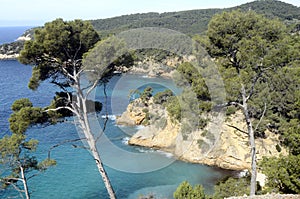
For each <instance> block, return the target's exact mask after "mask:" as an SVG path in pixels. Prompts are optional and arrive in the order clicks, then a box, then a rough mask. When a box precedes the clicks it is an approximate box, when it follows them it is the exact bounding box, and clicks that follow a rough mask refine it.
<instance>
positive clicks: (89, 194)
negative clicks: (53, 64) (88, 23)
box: [0, 28, 232, 199]
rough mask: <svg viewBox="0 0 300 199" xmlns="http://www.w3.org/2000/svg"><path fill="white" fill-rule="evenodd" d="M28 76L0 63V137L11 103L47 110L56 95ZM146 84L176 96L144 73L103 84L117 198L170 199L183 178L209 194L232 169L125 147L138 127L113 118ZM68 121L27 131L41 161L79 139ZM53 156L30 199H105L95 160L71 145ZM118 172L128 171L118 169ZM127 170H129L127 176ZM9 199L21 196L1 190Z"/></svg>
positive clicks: (23, 69)
mask: <svg viewBox="0 0 300 199" xmlns="http://www.w3.org/2000/svg"><path fill="white" fill-rule="evenodd" d="M9 31H11V30H8V29H5V28H0V35H1V34H2V35H5V34H4V33H6V34H9V33H8V32H9ZM14 31H16V30H14ZM0 38H1V37H0ZM10 40H13V38H12V39H2V40H1V41H0V43H3V42H8V41H10ZM30 76H31V67H30V66H25V65H22V64H20V63H18V62H17V61H0V93H1V97H0V111H1V112H0V137H2V136H4V135H6V134H10V131H9V123H8V121H7V120H8V118H9V115H10V114H11V111H10V106H11V104H12V103H13V101H14V100H16V99H19V98H24V97H26V98H30V100H31V101H32V102H33V103H34V105H35V106H46V105H48V104H49V102H50V101H51V99H52V98H53V96H54V93H55V91H58V89H57V88H56V87H54V86H52V85H51V84H49V83H47V82H45V83H42V85H41V86H40V88H39V89H38V90H37V91H31V90H29V89H28V88H27V84H28V81H29V78H30ZM147 85H151V86H152V87H153V88H154V90H155V92H157V91H161V90H164V89H165V88H171V89H173V91H174V92H175V93H176V92H177V91H178V89H177V88H176V87H175V86H174V85H173V82H172V80H168V79H162V78H147V77H144V76H142V75H122V76H116V77H114V78H113V79H112V80H111V81H110V82H109V84H108V86H107V90H108V106H107V110H108V112H109V115H110V119H109V120H108V123H107V128H106V130H105V135H106V136H107V138H108V139H109V141H110V142H111V143H113V145H114V146H115V147H116V148H118V149H119V150H120V151H121V152H120V153H113V152H112V151H105V148H103V150H104V151H102V152H103V153H104V156H105V157H104V160H105V163H107V164H108V165H107V166H106V169H107V172H108V175H109V177H110V179H111V182H112V185H113V187H114V189H115V192H116V195H117V198H120V199H127V198H128V199H136V198H138V197H139V196H141V195H147V194H150V193H151V194H154V195H156V197H157V198H172V193H173V192H174V191H175V189H176V187H177V186H178V185H179V184H180V183H181V182H182V181H183V180H188V181H189V182H190V183H192V184H197V183H200V184H202V185H203V186H204V187H205V188H206V190H207V191H208V192H212V189H213V185H214V184H215V182H216V181H218V180H219V179H221V178H223V177H225V176H226V175H231V174H232V172H231V171H226V170H221V169H218V168H213V167H208V166H204V165H199V164H190V163H186V162H182V161H177V160H174V159H173V157H172V155H170V154H168V153H163V152H161V151H155V150H152V149H147V148H142V147H135V146H128V145H127V143H126V141H127V140H128V138H129V137H130V135H131V134H133V133H134V132H136V131H137V130H138V128H141V127H138V126H137V127H122V126H117V125H116V124H115V116H116V115H119V114H121V113H122V112H123V111H124V110H125V109H126V106H127V105H128V103H129V98H128V94H129V91H130V90H131V89H137V88H138V89H143V88H145V87H146V86H147ZM94 98H95V99H98V100H101V101H104V98H103V90H102V88H101V87H99V88H97V89H96V91H95V93H94ZM103 115H104V113H103V112H102V113H99V114H97V115H96V119H97V121H96V123H97V124H100V126H101V124H103V117H102V116H103ZM71 121H72V118H67V119H66V121H65V122H63V123H58V124H56V125H52V126H47V127H44V126H35V127H32V128H30V129H29V130H28V131H27V135H28V137H32V138H35V139H38V140H39V148H38V151H37V152H36V155H37V157H38V158H39V159H43V158H45V157H47V152H48V150H49V148H50V147H51V146H53V145H55V144H58V143H60V142H63V141H65V140H70V139H76V138H78V133H77V129H76V127H75V125H74V124H73V123H72V122H71ZM95 128H96V127H95ZM76 145H81V143H76ZM124 151H126V152H128V153H135V154H139V155H142V156H143V158H141V159H137V158H134V159H131V158H125V156H123V152H124ZM138 157H140V156H138ZM52 158H54V159H56V161H57V165H56V166H55V167H52V168H50V169H48V170H47V171H46V172H44V173H41V174H40V175H38V176H36V177H34V178H32V179H30V181H29V187H30V190H31V197H32V198H33V199H40V198H45V199H48V198H49V199H57V198H58V199H60V198H66V199H73V198H74V199H82V198H84V199H85V198H87V199H94V198H103V199H106V198H108V196H107V193H106V190H105V188H104V184H103V183H102V180H101V177H100V175H99V173H98V170H97V168H96V166H95V162H94V160H93V158H92V156H91V155H90V154H89V152H88V151H87V150H85V149H82V148H74V147H72V144H65V145H62V146H60V147H57V148H55V149H54V150H53V151H52ZM111 162H113V164H112V163H111ZM162 162H170V164H166V165H164V166H162V167H161V168H158V169H154V170H153V171H150V170H148V171H149V172H147V171H143V168H142V167H144V166H147V165H159V164H160V163H162ZM143 165H144V166H143ZM111 167H113V168H111ZM117 168H127V169H124V170H122V171H120V169H117ZM128 168H133V169H129V170H131V171H130V172H126V171H128ZM135 169H136V170H135ZM134 171H136V172H134ZM141 171H143V172H141ZM11 197H16V198H18V197H19V195H18V193H17V192H16V191H14V190H13V189H9V190H0V198H11Z"/></svg>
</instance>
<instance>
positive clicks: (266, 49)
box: [207, 11, 287, 195]
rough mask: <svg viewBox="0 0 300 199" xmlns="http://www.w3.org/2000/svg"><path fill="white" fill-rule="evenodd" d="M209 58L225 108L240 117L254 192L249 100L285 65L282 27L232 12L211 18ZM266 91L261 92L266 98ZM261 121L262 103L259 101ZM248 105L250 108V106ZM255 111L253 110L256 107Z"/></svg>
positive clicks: (253, 129) (253, 191)
mask: <svg viewBox="0 0 300 199" xmlns="http://www.w3.org/2000/svg"><path fill="white" fill-rule="evenodd" d="M207 35H208V39H209V42H210V44H209V47H208V50H209V54H210V55H211V56H212V57H214V58H217V59H218V63H219V64H220V65H221V66H220V71H221V73H222V75H223V79H224V82H225V87H226V88H225V89H226V91H227V93H228V103H227V105H234V106H238V107H239V108H240V109H241V110H242V111H243V113H244V117H245V121H246V124H247V133H248V135H249V141H250V147H251V158H252V161H251V189H250V195H255V189H256V167H257V165H256V147H255V130H256V128H255V127H254V125H253V121H252V119H251V118H252V114H251V110H253V108H252V107H254V105H255V103H253V99H254V98H255V96H256V94H257V93H259V92H260V91H262V88H263V86H262V85H267V83H266V82H268V81H270V79H269V76H271V75H270V73H271V72H274V71H276V70H277V69H279V68H280V67H282V66H283V65H284V64H285V63H286V61H287V60H286V58H287V56H285V50H286V42H285V39H286V37H287V31H286V27H285V26H284V25H283V24H282V23H281V22H280V21H278V20H269V19H267V18H265V17H263V16H261V15H258V14H256V13H255V12H252V11H249V12H241V11H232V12H224V13H222V14H217V15H215V16H214V17H213V18H212V20H211V21H210V23H209V25H208V31H207ZM266 94H268V91H266V92H265V96H267V95H266ZM260 104H263V105H262V108H260V109H261V111H259V113H260V114H259V115H260V118H261V119H262V118H263V116H264V113H265V109H266V106H267V104H266V100H265V101H264V98H261V100H260ZM251 105H252V106H251ZM256 108H257V107H256Z"/></svg>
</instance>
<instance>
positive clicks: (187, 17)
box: [0, 0, 300, 59]
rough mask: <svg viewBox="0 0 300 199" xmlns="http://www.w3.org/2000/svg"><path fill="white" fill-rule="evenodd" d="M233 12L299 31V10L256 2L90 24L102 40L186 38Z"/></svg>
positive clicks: (13, 49) (8, 55) (4, 52)
mask: <svg viewBox="0 0 300 199" xmlns="http://www.w3.org/2000/svg"><path fill="white" fill-rule="evenodd" d="M234 9H241V10H245V11H246V10H250V9H251V10H254V11H256V12H257V13H260V14H264V15H266V16H267V17H269V18H274V17H277V18H280V19H281V20H283V21H285V23H286V24H298V25H297V26H295V31H299V30H300V7H296V6H294V5H291V4H287V3H284V2H281V1H277V0H258V1H254V2H250V3H246V4H243V5H240V6H237V7H233V8H226V9H197V10H188V11H180V12H166V13H161V14H160V13H155V12H150V13H139V14H131V15H123V16H118V17H113V18H107V19H96V20H91V23H92V24H93V26H94V28H95V29H96V30H97V31H98V32H99V34H100V36H102V37H106V36H107V35H110V34H114V33H118V32H121V31H124V30H128V29H132V28H141V27H161V28H168V29H172V30H176V31H179V32H182V33H185V34H188V35H195V34H203V33H204V32H205V31H206V30H207V25H208V23H209V21H210V19H211V18H212V16H213V15H215V14H216V13H220V12H223V11H230V10H234ZM28 31H29V32H30V33H32V32H33V30H28ZM27 33H28V32H26V33H24V35H27ZM24 35H23V36H24ZM31 35H32V34H31ZM23 44H24V41H21V42H19V41H18V42H15V43H14V42H13V43H11V44H3V45H0V59H15V58H16V57H17V56H18V54H19V52H20V50H21V49H22V47H23Z"/></svg>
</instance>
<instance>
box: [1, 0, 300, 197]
mask: <svg viewBox="0 0 300 199" xmlns="http://www.w3.org/2000/svg"><path fill="white" fill-rule="evenodd" d="M237 8H239V9H240V10H239V11H236V10H234V11H232V12H225V13H221V12H222V11H224V10H222V9H206V10H192V11H182V12H172V13H163V14H158V13H148V14H135V15H128V16H122V17H115V18H111V19H104V20H94V21H92V23H93V25H94V27H95V28H96V29H97V30H98V31H99V32H100V34H102V35H103V36H104V35H105V36H107V35H109V34H111V33H118V32H120V31H123V30H127V29H130V28H139V27H148V26H155V27H163V28H170V29H175V30H178V31H181V32H184V33H187V34H190V35H194V34H200V33H204V32H205V34H203V35H202V36H196V37H194V38H195V39H196V40H197V41H198V42H199V43H201V44H202V45H203V46H204V47H205V48H206V50H207V51H208V52H209V55H210V56H211V57H213V58H214V59H215V61H216V64H217V66H218V69H219V71H220V73H221V75H222V77H223V80H224V83H225V89H226V92H227V94H228V95H227V98H226V100H227V103H226V104H225V105H224V104H222V106H224V107H226V108H227V110H230V111H228V114H229V113H230V114H233V113H234V112H235V111H236V110H239V109H240V110H242V111H243V112H244V115H245V119H246V123H247V125H248V133H249V135H250V137H251V136H252V138H253V139H254V138H257V137H261V138H266V136H265V134H264V132H265V131H266V130H269V131H270V132H272V133H275V134H280V136H281V145H280V146H279V145H278V147H277V148H278V150H281V148H282V147H287V149H288V151H289V154H288V156H286V157H279V158H275V157H272V158H265V159H264V160H263V161H262V162H260V163H259V167H260V169H261V170H262V171H263V172H264V173H265V174H266V175H267V176H268V181H267V184H266V187H265V189H264V190H259V191H260V192H259V193H264V192H279V193H300V181H299V178H300V170H299V166H298V163H299V162H300V146H299V142H300V128H299V123H300V119H299V118H300V115H299V113H300V91H299V90H300V89H299V87H300V78H299V77H300V60H299V57H300V36H299V34H297V33H296V32H297V31H298V30H299V29H300V28H299V20H300V9H299V8H297V7H295V6H292V5H289V4H285V3H282V2H279V1H272V0H265V1H256V2H252V3H248V4H244V5H242V6H239V7H237ZM234 9H236V8H234ZM226 10H227V11H228V10H231V9H226ZM248 10H254V11H255V12H253V11H249V12H248ZM246 11H247V12H246ZM257 13H263V14H264V15H265V16H267V17H268V18H266V17H264V16H262V15H258V14H257ZM215 14H217V15H215ZM213 15H214V17H213V18H212V16H213ZM277 17H278V18H279V19H280V20H281V21H280V20H278V19H274V18H277ZM211 18H212V20H211ZM229 19H232V20H229ZM283 22H284V23H283ZM290 24H293V26H290ZM286 25H287V26H286ZM295 33H296V34H295ZM98 41H99V35H98V34H97V33H96V32H95V30H94V29H93V27H92V26H91V25H90V24H89V23H87V22H83V21H81V20H76V21H72V22H64V21H63V20H61V19H58V20H55V21H54V22H51V23H47V24H46V25H45V27H44V28H42V29H38V30H36V31H35V40H33V41H29V42H27V43H26V44H25V49H24V50H23V51H22V52H21V57H20V61H21V62H22V63H25V64H33V65H34V68H33V73H32V78H31V80H30V82H29V87H30V88H31V89H36V88H37V87H38V86H39V84H40V83H41V82H42V81H45V80H50V83H53V84H55V85H57V86H59V87H60V88H61V89H62V91H63V92H61V93H57V96H55V97H54V100H53V102H52V103H51V105H50V106H49V107H46V108H39V107H33V106H32V103H31V102H30V101H29V100H27V99H20V100H17V101H16V102H15V103H14V104H13V106H12V110H13V111H14V112H13V114H12V115H11V118H10V129H11V131H12V132H13V135H12V136H6V137H4V138H2V139H1V140H0V151H1V157H2V159H1V162H0V163H1V164H9V166H10V167H11V172H10V173H9V175H8V176H5V177H3V178H2V179H1V182H2V185H3V186H8V185H13V184H14V183H16V182H17V181H18V180H19V179H21V181H23V182H24V187H26V186H27V185H26V182H25V180H24V177H22V175H23V174H24V173H26V172H27V171H32V170H36V171H40V170H44V169H45V168H47V167H48V166H51V165H53V164H55V161H53V160H50V159H47V160H46V161H45V162H42V163H41V164H39V163H38V162H37V161H36V159H35V157H34V156H33V155H32V154H31V153H32V152H34V150H35V149H36V147H37V141H36V140H27V139H26V136H25V132H26V129H27V128H28V127H30V126H31V125H35V124H45V123H50V124H51V123H53V122H57V119H58V118H60V117H62V116H70V115H71V114H72V113H75V114H77V115H79V118H84V117H85V116H86V115H87V113H88V112H90V111H91V110H89V109H88V108H86V107H81V106H82V105H85V106H87V107H90V106H89V103H93V102H91V101H89V100H87V97H88V94H87V95H86V96H83V92H82V90H81V88H80V84H79V83H78V82H76V81H78V79H76V78H77V77H78V76H80V73H81V71H82V70H81V69H82V58H84V57H86V55H87V54H86V53H87V52H89V56H93V55H96V56H98V55H99V52H103V50H102V49H107V48H108V47H111V46H110V45H109V42H116V41H114V40H102V41H100V42H98ZM97 42H98V43H97ZM96 43H97V47H96V48H94V49H93V50H90V49H91V48H93V47H94V45H95V44H96ZM120 45H121V44H120ZM79 46H80V47H79ZM89 50H90V51H89ZM97 50H100V51H97ZM101 50H102V51H101ZM111 50H112V52H115V51H116V49H111ZM93 53H94V54H93ZM149 55H151V56H154V57H156V61H160V60H162V59H163V58H164V57H166V56H174V54H172V53H169V52H165V51H160V50H155V49H154V50H153V49H151V50H147V51H136V52H134V53H132V52H130V53H128V54H126V55H124V56H123V57H119V59H118V60H117V61H116V62H118V63H114V64H124V63H126V64H125V65H130V64H132V61H133V60H143V59H144V58H145V57H147V56H149ZM99 59H102V60H106V59H103V57H101V56H100V58H99ZM102 60H100V62H101V61H102ZM107 60H110V59H107ZM85 63H89V64H91V63H90V62H85ZM93 63H94V62H93ZM93 63H92V64H93ZM112 65H113V64H112ZM105 69H106V68H104V69H103V68H96V69H95V70H98V72H99V71H100V72H99V73H102V72H103V71H102V70H105ZM109 70H112V69H111V68H109ZM176 71H177V73H176V76H175V80H176V83H177V84H178V85H179V86H181V87H182V88H183V92H182V95H181V96H177V97H175V96H173V94H172V93H171V92H170V91H165V92H162V93H158V94H156V95H155V96H154V102H155V103H158V104H163V106H165V108H166V109H167V111H168V112H169V114H170V115H171V117H172V119H173V120H174V121H179V122H181V123H182V128H181V130H182V133H183V135H184V133H186V132H189V131H193V130H196V129H203V128H204V127H205V125H206V123H207V120H206V119H205V118H204V117H201V115H202V114H203V113H207V112H209V111H211V110H212V108H213V107H214V106H217V105H218V104H214V103H212V102H211V97H210V94H211V93H209V90H208V88H207V86H206V84H205V83H206V82H205V81H206V80H205V78H203V77H202V76H201V75H200V74H199V71H197V70H195V68H194V67H193V65H192V64H191V63H188V62H185V63H183V64H181V65H180V66H178V67H177V68H176ZM74 73H75V75H73V74H74ZM95 74H96V75H98V73H95ZM95 74H94V75H95ZM93 78H95V76H94V77H93ZM96 78H98V80H99V79H101V78H103V77H99V76H96ZM98 80H95V79H93V80H91V82H92V85H91V87H89V88H94V87H93V86H96V85H97V84H99V83H103V84H105V83H106V82H107V81H108V78H107V79H105V81H102V82H100V81H99V82H98ZM101 80H103V79H101ZM93 81H94V82H93ZM70 87H73V88H75V89H77V90H76V92H75V93H69V92H67V91H68V88H70ZM82 89H83V90H85V88H82ZM73 95H74V96H76V97H77V99H78V100H80V98H81V100H82V101H76V100H72V98H73ZM140 97H141V99H142V101H143V102H145V103H144V104H145V106H147V103H146V102H147V101H148V100H149V99H150V97H152V89H151V88H146V89H145V90H144V91H143V92H142V93H140ZM183 102H184V103H183ZM95 106H96V109H97V110H101V104H100V103H96V105H95ZM76 108H77V109H76ZM182 118H185V119H186V118H188V120H184V121H180V120H182ZM84 125H86V126H83V127H82V128H83V129H84V130H86V131H87V132H88V133H89V124H84ZM249 129H250V130H249ZM251 133H253V135H252V134H251ZM90 140H93V139H92V138H90V137H89V141H90ZM250 141H251V140H250ZM91 143H92V142H91ZM92 144H93V143H92ZM90 146H91V149H92V150H93V151H96V149H94V148H92V145H90ZM252 147H253V148H254V152H255V146H252ZM23 151H26V154H30V155H27V156H25V157H23V153H22V152H23ZM27 152H28V153H27ZM96 152H97V151H96ZM97 153H98V152H97ZM97 153H96V154H93V155H95V160H96V164H97V166H98V168H99V165H100V166H101V164H102V163H101V164H100V163H99V162H101V159H100V157H99V154H98V156H97ZM254 154H255V153H254ZM11 157H13V162H11V159H10V158H11ZM24 160H26V161H25V162H24ZM254 162H255V159H254ZM99 171H100V173H101V172H103V173H101V174H102V175H103V179H104V181H105V182H106V186H107V189H108V191H109V192H110V194H111V197H112V198H114V193H113V190H112V188H111V187H110V182H109V179H106V178H107V177H105V175H106V173H105V171H104V170H103V168H102V170H101V168H100V169H99ZM255 172H256V170H255ZM253 173H254V172H252V174H253ZM20 176H21V177H20ZM16 179H17V180H16ZM249 181H250V177H246V178H241V179H233V178H229V179H226V180H225V181H224V182H220V183H218V184H217V185H216V188H215V194H214V195H213V196H205V194H204V190H203V188H202V186H201V185H196V186H195V187H192V186H191V185H190V184H188V183H187V182H184V183H183V184H181V185H180V186H179V188H178V189H177V191H176V192H175V193H174V198H178V199H179V198H205V197H213V198H223V197H227V196H231V195H232V194H233V193H235V194H236V195H243V194H245V193H248V192H249V190H250V188H249V183H250V182H249ZM255 188H256V185H255ZM110 189H111V190H110ZM254 191H255V190H254ZM257 191H258V190H257ZM256 193H258V192H256Z"/></svg>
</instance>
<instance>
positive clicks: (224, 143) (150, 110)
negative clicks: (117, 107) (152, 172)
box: [117, 101, 286, 170]
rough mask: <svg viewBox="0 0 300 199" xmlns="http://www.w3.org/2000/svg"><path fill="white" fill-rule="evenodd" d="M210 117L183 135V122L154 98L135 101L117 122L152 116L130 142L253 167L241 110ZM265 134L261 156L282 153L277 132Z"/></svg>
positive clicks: (178, 154)
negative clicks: (144, 103) (207, 120)
mask: <svg viewBox="0 0 300 199" xmlns="http://www.w3.org/2000/svg"><path fill="white" fill-rule="evenodd" d="M146 109H147V111H145V110H146ZM149 116H150V118H146V117H149ZM207 117H208V118H209V119H210V122H209V123H208V125H207V127H206V128H205V129H203V130H198V131H195V132H190V133H189V134H188V135H187V136H183V135H182V133H181V131H180V128H181V124H180V123H175V122H173V121H172V119H171V118H170V117H169V116H168V113H167V111H166V109H165V108H164V107H163V106H161V105H158V104H154V103H153V102H151V103H149V105H148V107H146V108H145V107H144V106H142V104H141V102H140V101H134V102H132V103H131V104H129V106H128V108H127V110H126V111H125V112H124V113H123V114H122V116H121V117H119V118H118V119H117V123H118V124H128V125H141V124H142V123H143V121H145V120H150V122H149V123H150V125H147V126H145V128H142V129H140V130H139V131H138V132H137V133H136V134H135V135H133V136H132V137H131V139H130V140H129V144H131V145H138V146H145V147H151V148H156V149H160V150H164V151H167V152H171V153H173V154H174V155H175V156H176V157H177V158H178V159H181V160H184V161H187V162H192V163H201V164H206V165H210V166H217V167H220V168H224V169H231V170H245V169H250V167H251V165H250V162H251V158H250V146H249V141H248V135H247V134H246V124H245V122H244V119H243V114H242V112H240V111H238V112H236V113H235V114H234V115H232V116H230V117H227V116H225V115H224V114H223V113H213V114H210V115H209V116H207ZM237 129H241V130H243V131H245V132H241V131H240V130H237ZM266 136H267V138H266V139H262V138H257V139H256V147H257V159H258V160H260V159H262V157H263V156H279V154H280V152H278V151H277V149H276V145H279V144H280V143H279V139H278V135H275V134H273V133H271V132H269V131H266ZM281 154H286V151H285V150H284V149H283V150H282V151H281Z"/></svg>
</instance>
